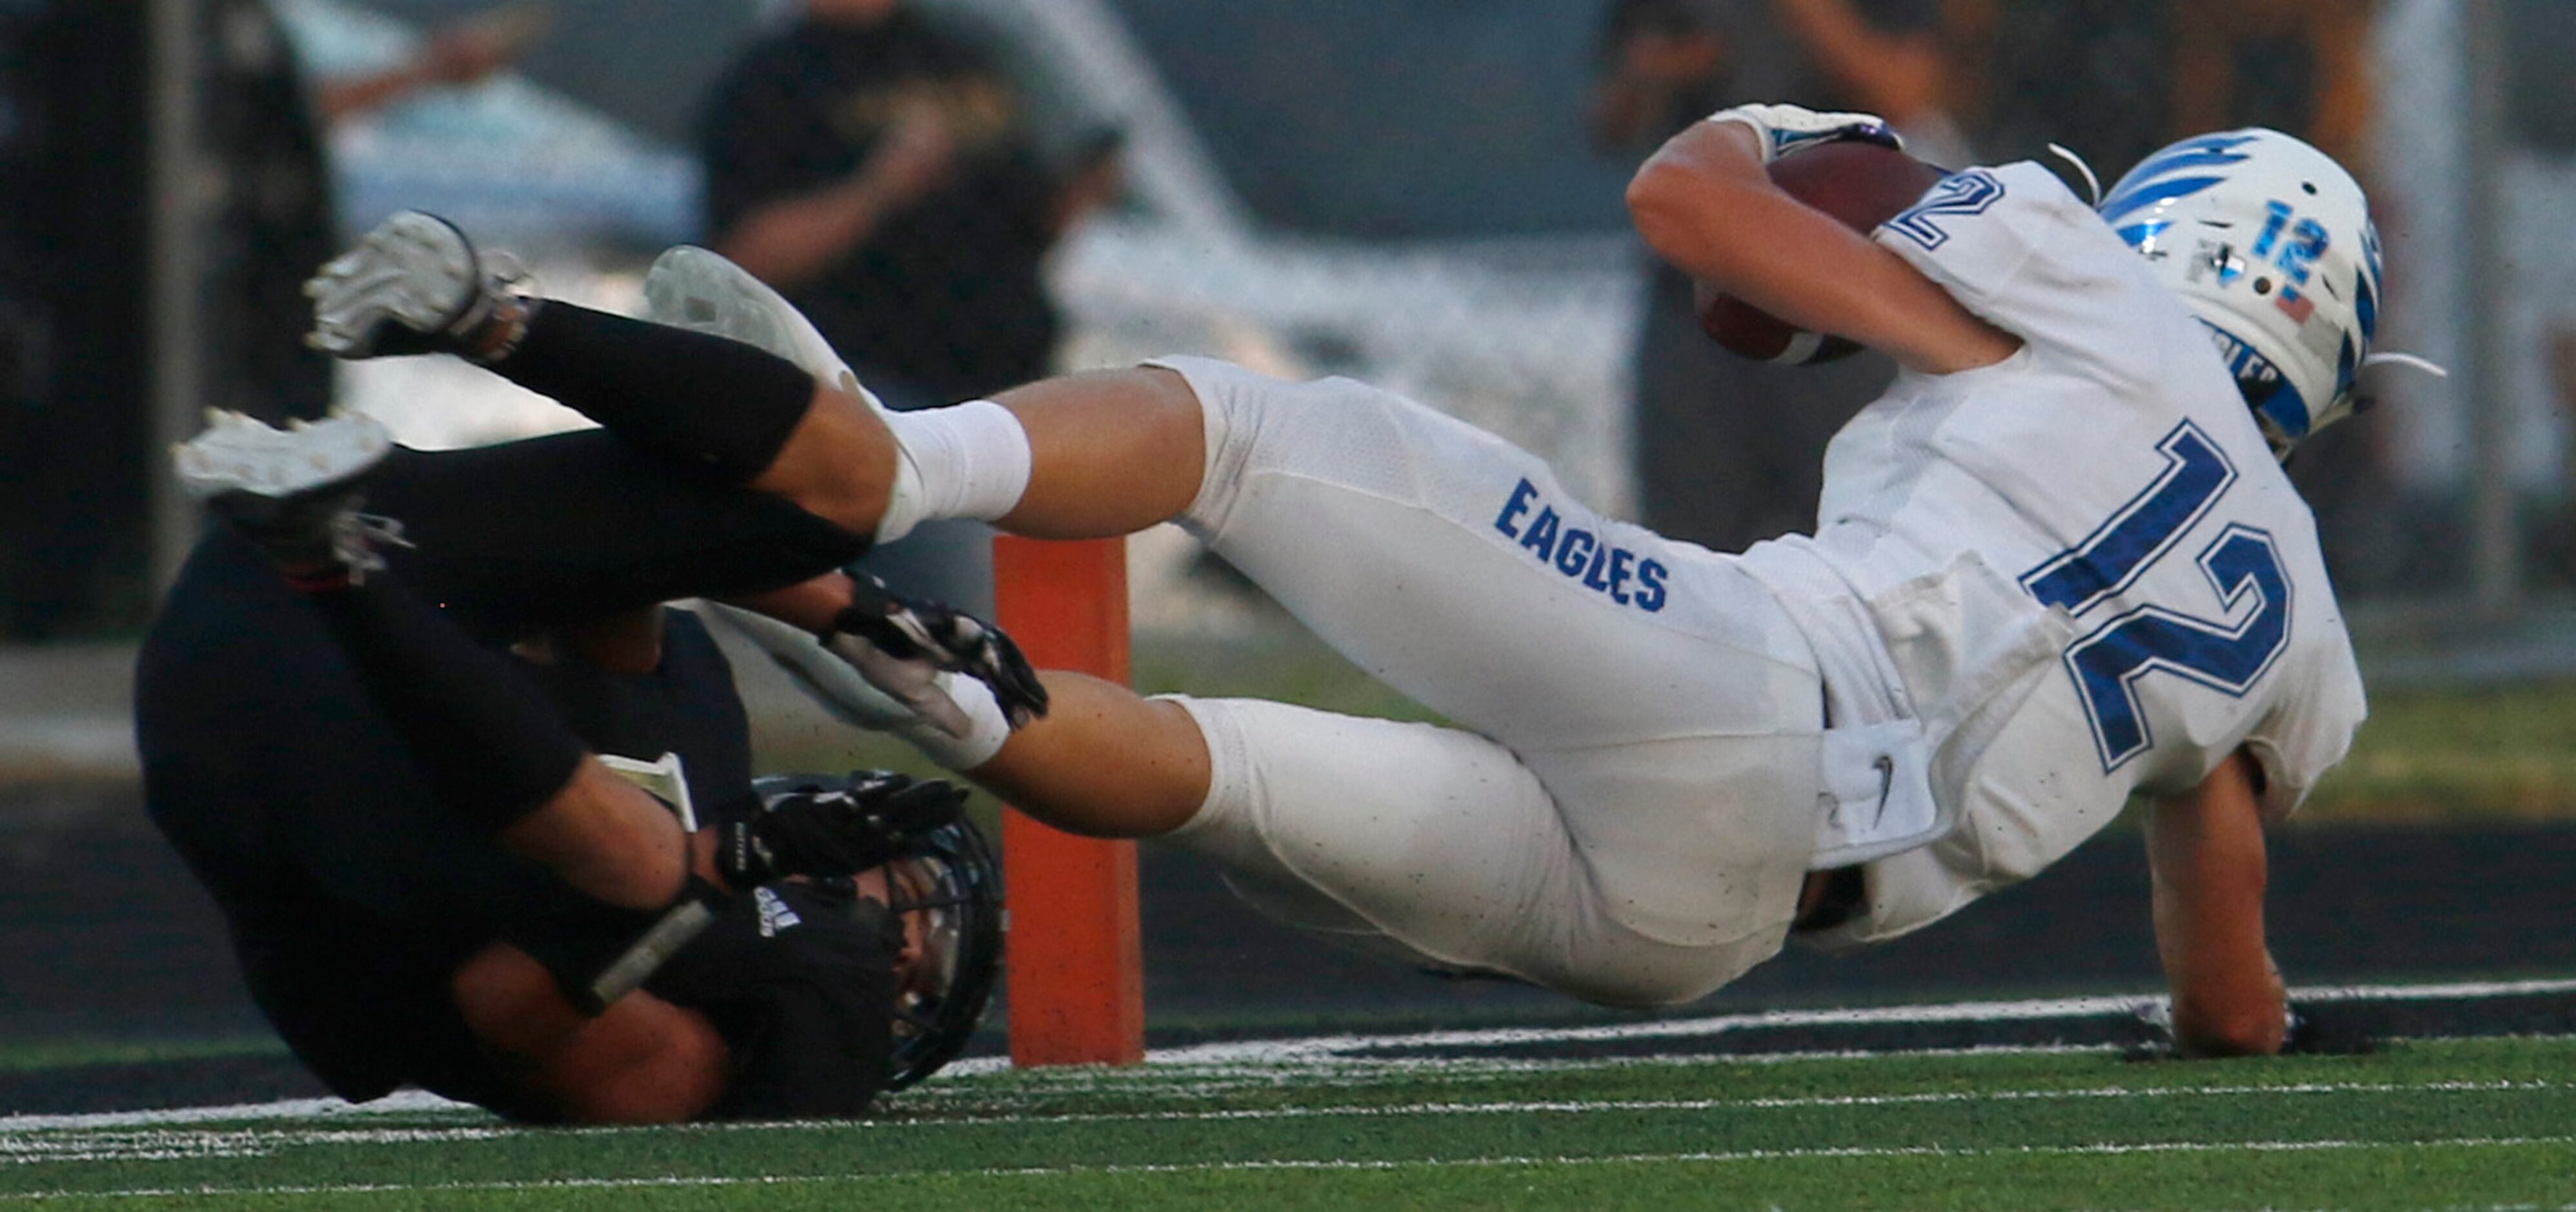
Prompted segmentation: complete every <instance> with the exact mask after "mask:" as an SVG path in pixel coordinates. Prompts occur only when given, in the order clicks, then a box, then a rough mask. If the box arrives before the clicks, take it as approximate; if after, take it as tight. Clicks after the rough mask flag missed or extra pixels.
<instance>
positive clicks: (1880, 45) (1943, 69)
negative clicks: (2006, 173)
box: [1772, 0, 1979, 168]
mask: <svg viewBox="0 0 2576 1212" xmlns="http://www.w3.org/2000/svg"><path fill="white" fill-rule="evenodd" d="M1772 8H1773V10H1774V11H1775V12H1776V13H1777V14H1778V16H1779V19H1780V23H1781V24H1782V25H1783V26H1785V27H1786V28H1787V29H1788V31H1789V33H1790V34H1791V35H1792V36H1793V37H1795V38H1796V39H1797V40H1798V44H1799V45H1800V46H1802V47H1804V48H1805V49H1806V52H1807V55H1808V57H1809V58H1810V59H1812V60H1814V62H1815V64H1816V67H1817V69H1818V70H1819V71H1820V72H1822V73H1823V74H1824V75H1826V76H1827V77H1830V78H1831V79H1832V81H1833V82H1834V85H1835V87H1836V89H1837V90H1838V91H1840V92H1841V93H1842V94H1843V95H1845V96H1846V97H1848V98H1850V100H1851V102H1852V105H1853V107H1854V108H1856V109H1858V110H1860V111H1862V112H1864V113H1872V114H1877V115H1879V116H1880V117H1882V118H1885V119H1887V120H1888V121H1889V122H1891V123H1893V124H1895V126H1896V129H1898V130H1900V131H1903V132H1904V133H1905V149H1906V150H1907V151H1909V152H1912V153H1913V154H1914V156H1915V158H1916V159H1919V160H1923V161H1926V162H1929V163H1932V164H1938V165H1941V166H1943V167H1946V168H1959V167H1964V166H1966V165H1970V164H1975V163H1978V162H1979V161H1978V159H1977V153H1976V152H1975V150H1973V149H1972V148H1971V147H1970V145H1969V142H1968V133H1967V131H1966V130H1964V129H1962V128H1961V126H1960V124H1959V118H1958V114H1957V106H1958V97H1957V96H1956V95H1955V94H1956V90H1957V87H1958V86H1957V81H1956V78H1955V73H1954V72H1953V69H1952V59H1953V53H1952V49H1951V46H1950V36H1949V30H1948V26H1947V24H1946V22H1945V20H1944V13H1943V9H1942V6H1941V5H1940V3H1939V0H1914V2H1912V3H1906V4H1890V3H1886V2H1884V0H1882V2H1881V3H1877V4H1864V3H1862V2H1861V0H1772Z"/></svg>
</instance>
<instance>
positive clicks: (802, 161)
mask: <svg viewBox="0 0 2576 1212" xmlns="http://www.w3.org/2000/svg"><path fill="white" fill-rule="evenodd" d="M801 9H802V11H801V12H800V13H798V14H797V16H796V19H795V20H794V21H793V22H792V23H791V24H790V25H788V26H787V27H786V28H785V29H782V30H780V31H778V32H777V33H775V34H772V35H770V36H768V37H766V38H763V39H762V40H760V41H759V42H757V43H755V44H753V45H752V46H751V47H750V48H749V49H748V50H746V51H745V52H744V53H743V54H742V56H741V57H740V58H739V59H737V60H736V61H735V63H734V65H733V66H732V68H731V69H730V70H729V71H728V72H727V73H726V74H725V76H724V78H723V79H722V80H720V81H719V82H718V83H717V85H716V87H715V90H714V92H713V94H712V97H711V99H710V101H709V103H708V107H707V111H706V116H705V121H704V124H703V128H702V142H701V147H700V150H701V154H702V155H703V157H704V159H705V162H706V170H707V230H708V232H709V233H710V242H711V243H712V244H713V245H714V247H715V249H716V250H717V251H718V252H721V253H723V254H725V255H726V256H728V257H731V258H732V259H733V260H734V261H736V262H737V263H739V264H740V265H742V267H743V268H744V269H747V270H749V271H751V273H753V274H754V275H756V276H758V277H759V278H761V279H762V280H764V281H766V282H768V283H769V284H770V285H772V286H774V287H776V288H777V289H778V291H779V292H780V293H781V294H784V295H785V296H787V298H788V299H789V300H790V301H792V302H794V303H795V304H796V305H797V307H798V308H799V309H801V310H802V311H804V313H805V314H806V316H807V317H809V318H810V319H812V320H813V322H814V325H815V327H817V328H818V329H820V330H821V331H822V333H823V335H824V337H825V339H827V340H829V341H830V342H831V343H832V345H833V347H834V348H835V349H836V350H838V351H839V352H840V354H841V355H842V357H843V358H845V359H847V360H848V361H849V363H850V364H851V366H852V367H853V368H854V369H856V370H857V371H858V373H859V375H860V377H861V378H862V379H864V380H866V382H867V385H868V387H869V388H870V389H871V390H873V391H875V392H876V393H877V394H878V395H879V396H880V397H882V398H883V399H884V400H885V402H886V404H887V406H888V407H892V408H897V409H911V408H925V407H935V406H939V405H944V404H951V403H955V402H958V401H962V400H970V399H974V398H977V397H979V396H986V395H990V394H992V393H994V392H997V391H1000V390H1002V389H1004V388H1007V387H1011V386H1015V385H1017V384H1020V383H1024V382H1027V381H1029V380H1031V379H1035V378H1039V377H1041V376H1043V375H1044V374H1045V373H1046V372H1047V371H1048V370H1049V369H1050V364H1051V361H1052V358H1053V355H1054V351H1055V344H1056V338H1057V333H1058V329H1059V322H1058V318H1057V314H1056V309H1055V305H1054V302H1053V300H1051V299H1050V298H1049V297H1048V295H1047V291H1046V286H1045V283H1044V281H1043V280H1042V278H1041V273H1040V270H1041V266H1042V262H1043V260H1044V258H1045V256H1046V253H1047V251H1048V249H1049V248H1051V247H1052V246H1053V245H1054V243H1055V241H1056V239H1057V237H1058V236H1060V235H1061V234H1062V233H1063V232H1064V231H1065V229H1066V228H1067V227H1068V226H1069V225H1070V224H1071V223H1072V222H1073V221H1074V219H1076V218H1077V217H1079V216H1080V215H1081V214H1082V213H1083V212H1085V211H1086V210H1088V209H1089V208H1091V207H1092V206H1095V205H1097V204H1099V203H1100V202H1102V201H1104V200H1106V199H1107V198H1108V196H1109V195H1110V193H1111V192H1112V191H1113V190H1114V189H1115V188H1116V183H1117V169H1116V154H1115V153H1116V143H1115V140H1114V139H1112V138H1108V137H1105V136H1104V137H1102V138H1099V139H1094V140H1090V141H1086V142H1085V143H1083V144H1082V145H1081V146H1080V147H1078V148H1077V149H1076V150H1075V152H1074V153H1073V154H1072V156H1071V163H1070V164H1066V165H1058V164H1050V163H1048V162H1046V161H1045V159H1043V158H1042V157H1041V156H1040V155H1039V153H1038V150H1037V142H1036V140H1035V138H1034V135H1033V133H1032V129H1031V123H1032V117H1031V115H1030V114H1029V113H1028V112H1027V108H1026V106H1025V104H1024V102H1023V100H1022V97H1021V93H1020V91H1019V90H1018V89H1017V88H1016V87H1015V85H1014V83H1013V82H1012V81H1011V80H1010V79H1009V78H1008V77H1007V76H1006V75H1005V74H1004V72H1003V70H1002V69H1001V68H1000V67H999V66H998V64H997V61H996V60H995V59H994V58H993V56H992V55H991V54H990V53H989V52H988V50H987V49H986V48H985V47H983V46H981V45H978V44H976V43H975V42H974V41H971V40H969V39H967V38H965V37H961V36H960V34H959V32H958V31H956V30H954V29H951V28H946V27H942V26H939V25H935V24H934V23H933V22H932V21H931V20H930V19H929V18H928V17H926V16H925V15H924V14H923V13H921V12H919V11H917V10H916V9H915V8H914V6H913V5H912V4H910V3H909V2H908V0H804V3H803V4H802V6H801ZM990 535H991V531H990V530H989V528H986V527H983V526H981V525H980V524H975V523H935V524H932V525H928V526H924V527H922V528H921V529H920V530H918V531H916V532H915V533H914V536H913V537H912V538H910V539H907V540H906V541H905V542H902V543H898V544H895V545H893V546H891V547H889V548H887V549H886V550H884V551H881V552H878V553H875V554H872V555H871V556H870V557H869V563H868V567H869V568H870V569H871V570H873V571H875V572H876V573H877V575H879V576H881V577H884V578H886V579H887V580H889V581H890V582H893V583H895V584H897V585H899V586H901V587H902V588H903V589H904V591H905V592H907V593H910V594H915V595H919V596H925V597H931V598H936V599H939V600H941V601H945V602H949V603H952V604H954V605H957V606H959V607H961V608H963V609H966V610H969V611H978V612H982V611H989V610H990V609H991V607H992V570H991V559H990V550H989V549H990V547H991V543H990V542H989V539H990Z"/></svg>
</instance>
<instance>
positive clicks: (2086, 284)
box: [1871, 161, 2158, 384]
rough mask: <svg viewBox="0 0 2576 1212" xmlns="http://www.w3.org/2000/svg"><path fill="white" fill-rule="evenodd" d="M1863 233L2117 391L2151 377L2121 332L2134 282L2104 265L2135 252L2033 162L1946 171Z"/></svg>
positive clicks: (2142, 347) (2143, 355) (2137, 345)
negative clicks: (2107, 257)
mask: <svg viewBox="0 0 2576 1212" xmlns="http://www.w3.org/2000/svg"><path fill="white" fill-rule="evenodd" d="M1871 235H1872V238H1873V239H1875V240H1877V241H1878V242H1879V243H1880V244H1882V245H1885V246H1886V247H1887V248H1889V249H1891V250H1893V251H1894V252H1895V253H1896V254H1897V255H1898V256H1900V257H1903V258H1905V260H1906V261H1907V263H1909V264H1911V265H1913V266H1914V268H1916V269H1917V270H1920V271H1921V272H1922V273H1923V275H1924V276H1925V277H1928V278H1930V279H1932V281H1933V282H1934V283H1936V284H1938V285H1939V286H1940V287H1941V288H1942V289H1944V290H1947V291H1948V292H1950V296H1951V297H1952V298H1955V299H1957V300H1958V301H1959V302H1960V304H1961V305H1962V306H1965V307H1966V308H1967V309H1968V310H1969V311H1971V312H1974V313H1976V315H1977V316H1978V318H1980V319H1983V320H1985V321H1986V322H1987V323H1989V324H1992V325H1994V326H1995V327H1997V328H2000V329H2003V330H2004V331H2005V332H2008V333H2011V334H2013V335H2014V336H2016V337H2020V338H2021V339H2022V340H2024V341H2026V342H2029V343H2030V344H2032V345H2034V346H2038V347H2040V348H2041V349H2043V350H2045V351H2046V352H2048V353H2049V354H2051V355H2054V356H2055V357H2058V358H2061V359H2065V360H2068V361H2072V362H2075V363H2079V364H2081V365H2082V367H2083V368H2084V370H2085V371H2086V372H2087V373H2088V374H2091V375H2094V376H2099V377H2101V378H2103V379H2106V380H2108V381H2111V382H2114V383H2123V384H2125V383H2137V382H2144V381H2148V380H2152V379H2153V378H2154V377H2155V375H2156V374H2157V352H2158V351H2157V350H2156V349H2155V348H2154V346H2152V345H2151V344H2142V343H2141V342H2138V341H2136V340H2134V339H2129V338H2128V337H2127V334H2125V333H2124V331H2123V329H2122V321H2123V320H2124V318H2125V317H2127V316H2128V315H2129V314H2130V310H2129V308H2128V306H2126V305H2125V304H2124V300H2125V299H2126V298H2127V297H2128V296H2129V295H2131V294H2133V293H2134V292H2136V291H2137V290H2138V289H2139V287H2140V285H2141V280H2140V279H2139V278H2138V276H2137V275H2135V274H2130V273H2118V272H2106V271H2105V261H2104V259H2103V257H2102V256H2101V253H2102V252H2103V251H2106V250H2109V251H2114V252H2115V253H2116V256H2117V257H2118V260H2117V261H2113V262H2111V264H2121V263H2122V262H2125V261H2126V260H2128V259H2130V258H2133V257H2134V256H2135V254H2134V253H2131V252H2130V251H2129V250H2128V249H2127V247H2126V246H2124V245H2121V244H2120V242H2119V237H2117V236H2115V235H2113V234H2112V233H2111V230H2110V228H2109V227H2108V226H2106V225H2105V224H2104V223H2103V222H2102V220H2101V219H2100V217H2098V216H2096V215H2095V214H2094V213H2093V210H2092V208H2091V207H2088V206H2086V205H2084V203H2083V200H2081V199H2079V198H2077V197H2076V196H2075V195H2074V194H2073V193H2071V192H2069V191H2068V190H2067V188H2066V186H2065V184H2064V183H2063V182H2061V181H2059V180H2058V179H2057V175H2056V174H2055V173H2052V172H2050V171H2048V170H2047V169H2046V168H2043V167H2041V166H2040V165H2037V164H2033V163H2030V162H2028V161H2023V162H2021V163H2018V164H2007V165H2004V166H2002V167H2000V168H1970V169H1963V170H1961V171H1959V172H1955V173H1952V174H1950V175H1949V176H1947V177H1944V178H1942V179H1941V180H1940V181H1939V182H1937V183H1936V184H1934V185H1933V186H1932V188H1931V189H1930V190H1927V191H1925V193H1924V195H1923V198H1922V200H1920V201H1918V202H1916V203H1915V204H1914V205H1913V206H1912V207H1911V208H1909V209H1907V210H1906V211H1904V212H1903V213H1901V214H1899V215H1897V216H1896V217H1895V218H1893V219H1890V220H1888V221H1887V222H1886V223H1883V224H1881V225H1879V227H1878V229H1877V230H1876V231H1875V232H1873V233H1871Z"/></svg>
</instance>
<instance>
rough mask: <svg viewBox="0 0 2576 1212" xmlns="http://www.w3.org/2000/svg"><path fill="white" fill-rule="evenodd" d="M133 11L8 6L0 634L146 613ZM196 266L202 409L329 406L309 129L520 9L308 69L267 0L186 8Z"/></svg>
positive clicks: (1, 25) (494, 38) (462, 58)
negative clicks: (366, 60)
mask: <svg viewBox="0 0 2576 1212" xmlns="http://www.w3.org/2000/svg"><path fill="white" fill-rule="evenodd" d="M151 8H152V6H148V5H137V4H113V5H101V4H74V3H67V2H62V0H55V2H52V3H34V2H28V3H17V4H12V5H10V6H8V7H7V9H6V10H5V11H0V90H5V92H6V94H7V96H6V101H5V104H0V115H5V119H0V176H5V179H6V180H7V181H9V182H11V183H12V184H11V186H10V187H9V188H8V189H7V191H6V197H5V199H0V274H5V280H0V635H5V636H12V637H17V638H27V639H35V638H59V637H65V636H73V635H82V634H91V633H96V632H99V631H108V632H113V631H116V630H118V629H121V628H132V627H134V626H136V625H138V624H139V623H140V622H141V621H142V619H143V617H144V614H145V612H146V610H147V609H148V608H149V605H150V601H151V594H152V586H151V585H150V583H149V577H148V568H147V563H148V551H147V548H148V546H149V541H148V536H147V534H146V526H145V522H144V511H145V509H146V502H147V497H148V494H147V491H146V483H147V479H146V477H147V467H148V466H149V460H150V458H151V456H150V455H149V454H148V453H147V452H148V451H149V450H150V449H151V447H152V445H153V443H152V442H151V441H150V433H149V430H150V425H149V422H148V419H147V417H146V415H145V414H144V413H143V412H142V411H141V410H140V409H136V408H131V407H127V406H126V405H127V404H128V402H132V401H140V400H141V399H142V398H143V397H144V395H145V393H146V392H147V391H148V390H149V387H148V384H149V375H150V373H151V370H150V367H149V363H148V359H147V358H146V357H144V356H143V354H144V351H145V348H146V346H147V345H148V344H149V332H150V327H149V324H150V321H149V319H148V317H147V314H146V311H145V300H146V298H147V283H148V282H149V281H150V279H151V275H152V274H153V272H154V269H153V265H152V263H151V258H152V256H153V250H152V241H151V240H150V239H149V238H148V236H147V234H146V233H147V232H148V230H149V223H150V219H149V215H150V212H151V210H152V208H153V207H154V206H155V205H156V202H155V199H154V197H153V192H152V187H151V178H150V172H149V168H148V163H147V161H148V156H149V152H148V149H149V147H150V144H149V143H148V141H147V140H145V139H143V138H141V137H139V134H140V131H141V129H142V126H143V123H144V121H145V116H146V114H147V113H148V109H147V104H146V102H147V100H148V96H147V93H146V92H145V90H144V89H143V88H141V87H140V86H139V84H138V82H139V81H143V80H146V79H148V78H149V77H150V72H149V71H148V67H149V64H150V62H151V57H150V56H149V55H147V54H146V53H145V48H146V45H147V43H146V36H145V29H146V22H145V17H144V14H145V13H146V12H147V11H148V10H150V9H151ZM188 15H189V20H188V25H189V27H190V31H191V32H192V33H193V35H194V43H195V46H194V52H193V53H194V57H195V60H196V66H197V71H196V72H195V77H196V95H195V105H194V108H193V110H192V112H191V119H192V122H193V124H194V129H192V130H191V131H189V132H187V136H186V137H187V138H188V139H189V140H190V141H191V142H192V144H193V146H194V148H195V149H196V151H197V153H198V154H197V156H196V163H195V165H194V170H195V171H193V172H192V173H191V174H190V180H191V184H192V185H194V186H196V187H197V188H198V189H199V190H201V191H202V192H201V194H200V198H199V201H200V208H199V210H198V212H197V214H196V215H195V216H194V218H195V219H196V223H195V225H194V233H193V234H194V235H195V236H196V242H195V245H194V250H193V251H194V254H195V256H196V257H197V258H198V264H197V268H198V270H199V272H200V275H201V276H200V279H199V289H198V292H197V299H198V304H197V310H198V314H199V316H200V319H201V323H200V325H199V328H198V332H197V334H196V349H197V351H198V352H197V355H196V363H197V368H196V380H197V383H198V386H199V389H200V393H201V395H202V400H201V402H202V403H203V404H204V405H205V406H206V407H213V408H230V409H235V410H239V411H242V412H246V413H249V414H251V415H254V416H258V417H261V418H263V419H267V420H271V421H276V420H282V419H284V418H287V417H317V416H320V415H322V413H323V411H324V410H325V409H327V408H328V407H329V406H330V403H331V399H332V384H333V375H332V370H331V367H330V365H329V361H328V359H325V358H323V357H322V356H320V355H319V354H315V353H312V352H311V351H308V350H306V349H305V348H304V345H303V341H302V339H301V338H302V335H303V332H304V326H305V317H306V314H307V308H306V304H305V300H304V296H303V293H302V288H303V282H304V276H305V275H306V274H307V273H309V272H311V270H312V267H313V266H315V265H318V264H320V263H321V262H322V261H323V260H324V259H326V258H328V257H329V256H330V255H331V254H332V253H333V252H334V251H336V250H337V247H338V244H339V238H340V237H339V231H338V228H337V226H336V224H335V222H334V216H335V214H336V209H337V208H336V207H335V205H334V196H335V195H334V191H335V183H334V181H333V179H332V173H331V170H330V166H329V161H328V156H327V153H326V151H325V146H326V144H325V134H326V131H325V126H326V125H327V123H328V122H329V121H331V120H334V119H337V118H340V117H342V116H346V115H349V114H354V113H359V112H363V111H366V110H369V109H374V108H379V107H382V106H386V105H389V104H392V103H393V102H395V101H397V100H399V99H401V98H403V97H406V96H409V95H412V94H415V93H417V92H418V91H419V90H421V89H423V88H429V87H434V86H442V85H451V84H461V83H466V82H470V81H473V80H479V79H482V78H483V77H485V76H488V75H489V74H491V73H492V72H494V71H496V70H498V69H499V68H500V67H502V66H503V65H505V64H506V63H508V62H509V61H510V59H511V57H512V56H513V55H514V54H515V53H516V52H517V50H518V49H519V48H520V47H521V46H523V45H524V44H525V42H526V40H527V39H528V38H529V37H531V36H533V35H534V34H535V33H536V32H537V28H538V26H537V23H536V22H535V21H534V20H533V19H532V17H531V15H530V14H527V13H523V12H518V11H513V12H509V13H503V14H497V15H494V16H490V17H487V18H485V19H469V20H467V21H465V22H463V23H461V24H454V25H451V26H449V27H447V29H446V31H445V32H443V33H440V34H438V35H435V36H432V37H430V38H428V39H426V40H425V41H424V44H423V49H422V50H421V52H420V53H419V54H418V55H417V56H416V57H415V58H413V59H411V60H409V61H406V62H404V63H402V64H400V65H399V66H398V67H395V68H393V69H390V70H386V71H383V72H380V73H371V74H368V75H366V76H362V77H353V78H347V79H339V80H315V79H312V78H309V77H308V76H307V74H306V73H305V72H304V71H303V70H302V66H301V64H300V62H299V59H298V56H297V53H296V48H295V47H294V45H293V44H292V42H291V41H290V40H289V38H288V37H287V35H286V33H285V31H284V30H283V29H282V28H281V25H280V21H279V14H278V13H277V12H276V11H275V8H274V6H273V5H272V4H271V3H270V2H269V0H197V2H196V3H195V4H194V5H193V6H192V7H191V8H190V10H189V14H188Z"/></svg>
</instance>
